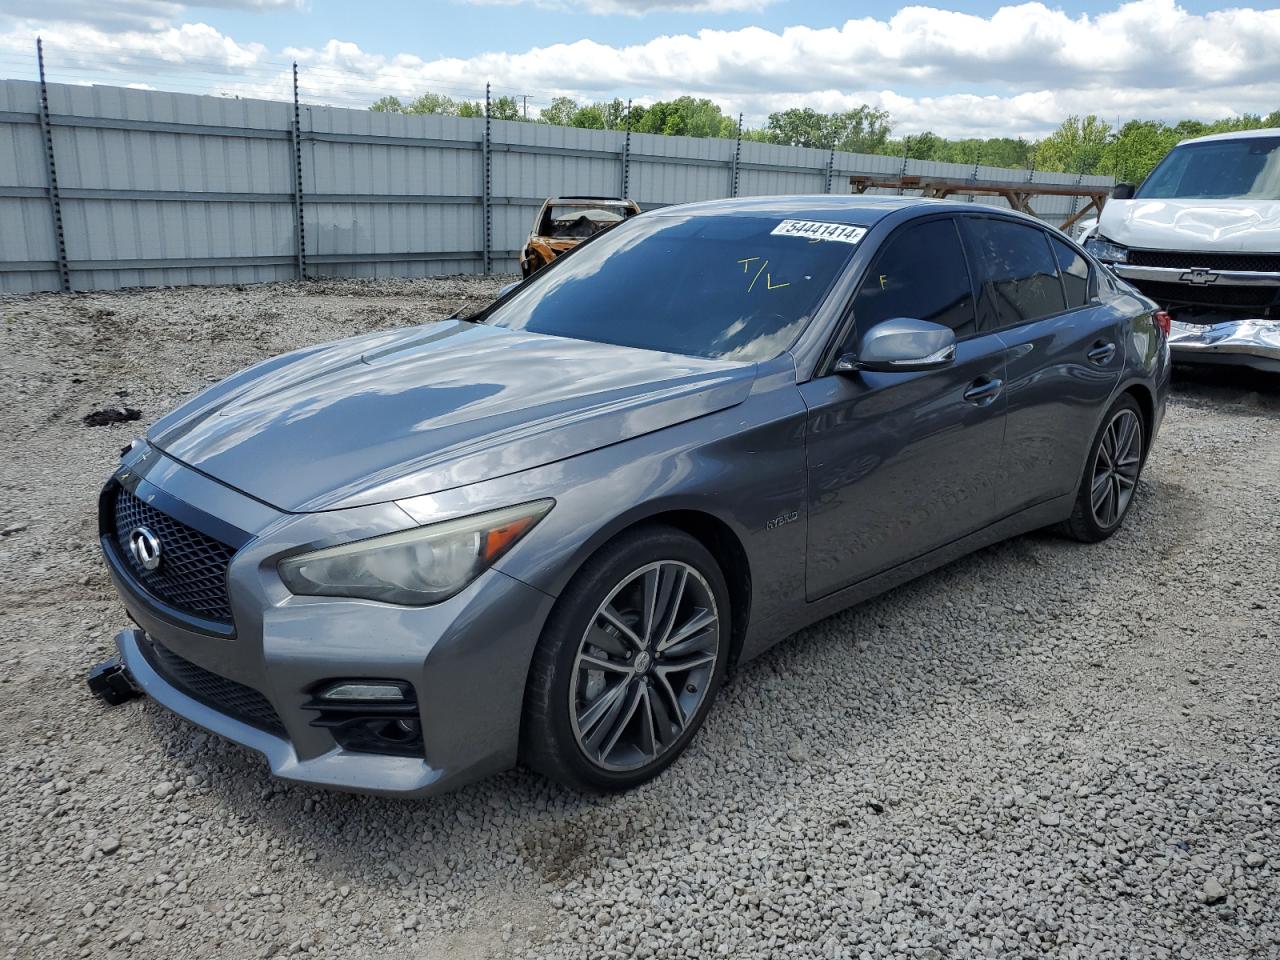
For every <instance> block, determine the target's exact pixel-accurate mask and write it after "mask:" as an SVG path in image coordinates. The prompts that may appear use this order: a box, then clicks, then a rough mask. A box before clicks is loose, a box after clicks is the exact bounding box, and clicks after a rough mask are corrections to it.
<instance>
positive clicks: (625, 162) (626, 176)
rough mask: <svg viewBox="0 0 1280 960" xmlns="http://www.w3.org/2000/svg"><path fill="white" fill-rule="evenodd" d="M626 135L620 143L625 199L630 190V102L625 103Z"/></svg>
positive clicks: (623, 194)
mask: <svg viewBox="0 0 1280 960" xmlns="http://www.w3.org/2000/svg"><path fill="white" fill-rule="evenodd" d="M626 125H627V135H626V136H625V137H624V138H623V141H622V193H621V194H619V196H622V197H626V195H627V193H628V191H629V190H630V189H631V101H630V100H628V101H627V119H626Z"/></svg>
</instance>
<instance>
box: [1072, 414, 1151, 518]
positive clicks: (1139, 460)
mask: <svg viewBox="0 0 1280 960" xmlns="http://www.w3.org/2000/svg"><path fill="white" fill-rule="evenodd" d="M1145 443H1146V438H1145V437H1144V435H1143V427H1142V411H1141V410H1140V409H1139V408H1138V403H1137V401H1136V400H1134V399H1133V397H1131V396H1129V395H1128V394H1125V395H1123V396H1122V397H1120V399H1119V400H1117V401H1116V402H1115V403H1114V404H1113V405H1112V407H1111V409H1110V410H1108V411H1107V415H1106V416H1105V417H1104V418H1103V420H1102V427H1101V429H1100V430H1099V431H1098V435H1097V436H1096V437H1094V440H1093V446H1092V447H1091V448H1090V450H1089V459H1088V462H1087V464H1086V466H1085V471H1084V477H1083V478H1082V479H1081V481H1080V493H1079V495H1078V496H1077V497H1076V503H1075V508H1074V509H1073V510H1072V512H1071V517H1070V519H1069V520H1067V522H1066V525H1065V526H1066V532H1067V533H1068V534H1069V535H1070V536H1071V537H1074V538H1075V539H1076V540H1079V541H1081V542H1083V543H1097V542H1098V541H1100V540H1105V539H1107V537H1109V536H1111V535H1112V534H1113V533H1115V532H1116V531H1117V530H1119V529H1120V525H1121V524H1122V523H1123V522H1124V518H1125V514H1127V513H1128V512H1129V507H1130V505H1131V504H1132V503H1133V492H1134V490H1135V489H1136V488H1137V485H1138V477H1139V475H1140V474H1141V472H1142V464H1143V460H1144V459H1145V456H1146V446H1145Z"/></svg>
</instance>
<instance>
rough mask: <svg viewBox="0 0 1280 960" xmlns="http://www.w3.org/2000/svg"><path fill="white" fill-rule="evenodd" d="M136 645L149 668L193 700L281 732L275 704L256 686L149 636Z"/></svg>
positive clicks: (276, 732)
mask: <svg viewBox="0 0 1280 960" xmlns="http://www.w3.org/2000/svg"><path fill="white" fill-rule="evenodd" d="M140 646H141V647H142V653H143V656H145V657H146V658H147V662H148V663H150V664H151V667H152V669H153V670H155V672H156V673H158V674H160V676H162V677H164V678H165V680H167V681H168V682H169V683H170V684H172V685H173V686H175V687H177V688H178V689H179V690H181V691H182V692H183V693H185V694H186V695H187V696H189V697H191V698H192V699H193V700H199V701H200V702H201V703H203V704H204V705H205V706H207V707H212V708H213V709H214V710H217V711H218V712H219V713H225V714H226V715H227V716H229V717H232V718H233V719H236V720H240V721H242V722H243V723H247V724H249V725H251V726H254V727H257V728H258V729H260V730H265V731H267V733H273V734H275V735H276V736H278V737H283V736H285V729H284V724H283V723H281V722H280V717H279V715H278V714H277V713H276V711H275V708H274V707H272V706H271V702H270V701H269V700H267V698H266V697H264V696H263V695H262V694H260V693H259V692H258V691H257V690H254V689H253V688H252V687H246V686H245V685H244V684H243V683H236V682H235V681H234V680H228V679H227V678H226V677H220V676H218V675H217V674H216V673H210V672H209V671H208V670H206V669H205V668H204V667H200V666H197V665H196V664H194V663H192V662H191V661H190V660H187V659H185V658H184V657H180V656H178V655H177V654H176V653H174V652H173V651H172V650H170V649H169V648H168V647H166V646H164V645H163V644H161V643H159V642H157V641H155V640H153V639H152V638H150V637H147V638H146V639H145V640H144V641H143V642H142V643H141V644H140Z"/></svg>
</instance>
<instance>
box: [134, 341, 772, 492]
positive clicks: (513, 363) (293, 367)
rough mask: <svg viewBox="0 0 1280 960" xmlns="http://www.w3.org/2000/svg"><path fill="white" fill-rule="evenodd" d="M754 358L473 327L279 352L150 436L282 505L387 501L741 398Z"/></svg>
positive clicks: (172, 452) (550, 458) (579, 449)
mask: <svg viewBox="0 0 1280 960" xmlns="http://www.w3.org/2000/svg"><path fill="white" fill-rule="evenodd" d="M754 372H755V365H754V364H744V363H735V362H730V361H720V360H703V359H698V358H694V357H685V356H678V355H674V354H666V353H658V352H655V351H650V350H639V349H634V348H630V347H618V346H613V345H610V344H602V343H591V342H588V341H583V340H569V339H563V338H560V337H550V336H542V335H538V334H528V333H523V332H517V331H511V330H505V329H500V328H494V327H488V326H482V325H479V324H474V323H469V322H467V321H461V320H458V321H442V322H440V323H434V324H429V325H427V326H423V327H416V328H412V329H408V330H399V331H394V332H391V333H379V334H373V335H369V336H364V337H357V338H354V339H351V340H343V341H340V342H338V343H334V344H330V345H327V346H324V347H319V348H312V349H309V350H305V351H300V352H298V353H295V354H290V355H286V356H284V357H277V358H274V359H272V360H269V361H266V362H265V363H262V364H259V365H258V366H256V367H251V368H250V369H249V370H247V371H244V372H243V373H240V374H238V375H236V376H234V377H232V378H230V379H229V380H226V381H223V382H222V383H220V384H218V385H217V386H215V387H213V388H211V389H209V390H207V391H205V392H204V393H203V394H201V395H200V396H198V397H196V398H195V399H193V400H191V401H190V402H188V403H187V404H185V405H184V406H182V407H179V408H178V409H177V410H175V411H174V412H173V413H171V414H169V415H168V416H167V417H165V418H163V419H162V420H160V421H159V422H158V423H157V424H156V425H155V427H154V428H153V429H152V431H151V432H150V435H149V439H150V440H151V442H152V443H153V444H154V445H155V446H156V447H158V448H160V449H161V450H163V451H164V452H165V453H166V454H168V455H169V456H170V457H172V458H174V459H175V460H178V461H180V462H182V463H185V464H187V465H188V466H190V467H193V468H195V469H197V470H199V471H201V472H202V473H205V474H207V475H209V476H211V477H213V478H215V479H217V480H220V481H222V482H223V483H225V484H227V485H229V486H232V487H235V488H236V489H238V490H241V491H243V492H245V493H247V494H249V495H250V496H252V497H255V498H257V499H259V500H261V501H263V502H265V503H268V504H270V505H272V506H274V507H277V508H278V509H281V510H287V511H290V512H309V511H316V510H331V509H337V508H341V507H352V506H360V505H365V504H371V503H382V502H385V501H388V500H397V499H402V498H405V497H411V496H418V495H421V494H426V493H435V492H438V491H440V490H446V489H449V488H451V487H457V486H462V485H464V484H468V483H475V482H477V481H480V480H485V479H489V478H492V477H499V476H504V475H506V474H510V473H516V472H519V471H521V470H527V469H529V468H531V467H536V466H540V465H542V464H546V463H552V462H554V461H556V460H560V459H564V458H565V457H571V456H574V455H576V454H580V453H585V452H587V451H589V450H593V449H596V448H598V447H602V446H606V445H608V444H611V443H617V442H619V441H622V440H627V439H629V438H631V437H635V436H639V435H641V434H644V433H648V432H651V431H653V430H659V429H662V428H663V427H668V426H671V425H673V424H676V423H680V422H682V421H685V420H689V419H692V418H694V417H698V416H702V415H704V414H707V413H712V412H714V411H716V410H721V409H724V408H726V407H729V406H732V405H734V404H736V403H739V402H741V401H742V400H743V399H744V398H745V397H746V395H747V393H748V392H749V391H750V388H751V383H752V380H753V379H754Z"/></svg>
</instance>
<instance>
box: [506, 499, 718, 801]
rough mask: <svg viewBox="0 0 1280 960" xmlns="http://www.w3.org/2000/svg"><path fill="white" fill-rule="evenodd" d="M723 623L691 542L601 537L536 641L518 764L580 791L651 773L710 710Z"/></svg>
mask: <svg viewBox="0 0 1280 960" xmlns="http://www.w3.org/2000/svg"><path fill="white" fill-rule="evenodd" d="M677 588H678V589H677ZM677 593H678V597H677ZM647 596H653V597H655V598H656V599H655V601H654V602H653V603H652V604H646V600H645V598H646V597H647ZM672 598H676V599H675V603H674V608H673V604H672V603H671V599H672ZM664 600H665V601H666V602H665V604H664V602H663V601H664ZM646 606H648V608H649V609H652V610H654V611H655V613H653V614H652V615H650V616H649V617H648V622H649V623H650V624H651V626H650V627H648V628H646V625H645V624H646V618H645V614H644V608H645V607H646ZM708 616H710V617H711V618H712V620H711V624H710V625H708V620H707V618H708ZM731 623H732V619H731V616H730V609H729V591H728V588H727V587H726V585H725V580H724V574H723V573H722V572H721V570H720V567H719V565H718V564H717V563H716V561H715V558H713V557H712V556H711V553H710V552H709V551H708V550H707V549H706V548H705V547H704V546H703V545H702V544H701V543H699V542H698V541H697V540H695V539H694V538H693V537H691V536H689V535H688V534H686V533H684V532H682V531H680V530H676V529H675V528H673V527H668V526H665V525H657V524H652V525H646V526H643V527H637V528H635V529H633V530H629V531H627V532H625V533H623V534H621V535H620V536H618V537H617V538H615V539H614V540H611V541H610V542H609V543H607V544H606V545H605V546H604V547H602V548H601V549H600V550H599V551H598V552H597V553H596V554H595V555H594V556H592V557H591V559H590V560H588V561H587V563H586V564H585V565H584V566H583V569H582V570H580V571H578V573H577V575H576V576H575V577H574V578H573V580H572V581H570V583H569V586H568V587H567V588H566V589H565V591H564V593H563V594H561V596H560V599H559V600H558V601H557V603H556V606H555V608H554V609H553V610H552V612H551V616H550V617H549V618H548V620H547V625H546V627H545V628H544V629H543V632H542V636H541V638H540V639H539V640H538V646H537V649H536V650H535V651H534V656H533V663H532V665H531V666H530V670H529V679H528V683H527V685H526V688H525V700H524V719H523V723H522V724H521V750H520V753H521V759H522V760H523V761H524V763H525V764H527V765H528V766H530V767H532V768H533V769H534V770H537V771H538V772H539V773H541V774H543V775H544V776H546V777H548V778H550V779H552V780H555V781H557V782H559V783H562V784H564V785H565V786H568V787H572V788H574V789H577V790H583V791H617V790H626V789H629V788H631V787H634V786H637V785H639V784H641V783H644V782H645V781H647V780H650V779H652V778H653V777H655V776H657V775H658V774H659V773H661V772H662V771H663V770H665V769H666V768H667V767H668V766H669V765H670V764H671V763H672V762H673V761H674V760H675V759H676V758H677V757H679V756H680V754H681V753H683V752H684V750H685V748H686V747H687V746H688V745H689V742H690V741H691V740H692V739H693V736H694V734H696V733H697V731H698V728H699V727H700V726H701V725H702V721H703V719H704V718H705V717H706V715H707V712H708V711H709V710H710V707H711V703H712V701H713V700H714V699H715V694H716V691H717V689H718V688H719V686H720V683H721V681H722V680H723V679H724V673H725V668H726V665H727V663H728V656H729V645H730V635H731V630H730V624H731ZM588 634H589V635H588ZM602 665H604V666H605V667H607V668H604V669H592V667H596V666H602ZM686 668H687V669H686ZM664 720H665V721H666V722H665V723H664ZM650 751H651V753H650Z"/></svg>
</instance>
